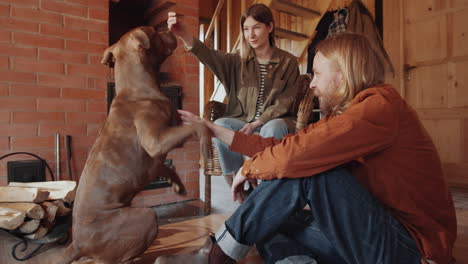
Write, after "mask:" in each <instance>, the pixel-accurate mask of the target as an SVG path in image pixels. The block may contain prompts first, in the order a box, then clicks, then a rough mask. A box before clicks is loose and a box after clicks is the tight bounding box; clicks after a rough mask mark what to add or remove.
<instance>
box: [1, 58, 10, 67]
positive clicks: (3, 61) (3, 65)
mask: <svg viewBox="0 0 468 264" xmlns="http://www.w3.org/2000/svg"><path fill="white" fill-rule="evenodd" d="M8 61H9V59H8V57H7V56H0V69H4V70H6V69H8V65H9V64H10V63H9V62H8Z"/></svg>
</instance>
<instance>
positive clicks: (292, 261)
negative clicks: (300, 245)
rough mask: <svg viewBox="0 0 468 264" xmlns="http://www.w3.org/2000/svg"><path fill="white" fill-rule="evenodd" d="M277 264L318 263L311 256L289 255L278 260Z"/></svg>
mask: <svg viewBox="0 0 468 264" xmlns="http://www.w3.org/2000/svg"><path fill="white" fill-rule="evenodd" d="M275 264H317V261H316V260H315V259H313V258H311V257H309V256H306V255H300V256H289V257H287V258H284V259H282V260H278V261H276V262H275Z"/></svg>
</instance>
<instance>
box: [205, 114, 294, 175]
mask: <svg viewBox="0 0 468 264" xmlns="http://www.w3.org/2000/svg"><path fill="white" fill-rule="evenodd" d="M214 123H215V124H217V125H220V126H222V127H224V128H228V129H231V130H234V131H239V130H240V129H241V128H243V127H244V126H245V125H246V124H247V123H246V122H244V121H242V120H239V119H237V118H219V119H216V120H215V122H214ZM255 132H259V134H260V136H261V137H264V138H268V137H275V138H276V139H280V138H283V137H284V136H286V135H287V134H288V124H287V123H286V122H285V121H284V120H283V119H281V118H278V119H272V120H270V121H268V122H266V123H265V124H264V125H263V126H261V127H259V128H257V129H256V130H255ZM213 142H214V143H215V146H216V149H217V150H218V153H219V163H220V165H221V170H222V171H223V175H227V174H235V173H237V171H238V170H239V169H240V168H241V167H242V164H243V163H244V160H243V158H242V154H240V153H238V152H234V151H230V150H229V147H228V146H227V145H226V144H224V143H223V142H221V141H220V140H218V139H216V138H214V139H213Z"/></svg>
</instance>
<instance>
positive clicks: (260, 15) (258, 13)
mask: <svg viewBox="0 0 468 264" xmlns="http://www.w3.org/2000/svg"><path fill="white" fill-rule="evenodd" d="M250 16H251V17H252V18H253V19H255V20H256V21H258V22H261V23H263V24H265V25H266V26H269V25H270V24H272V26H273V30H272V31H271V32H270V34H269V35H268V40H269V42H270V46H272V47H274V46H275V21H274V19H273V13H272V12H271V9H270V8H269V7H268V6H266V5H265V4H254V5H251V6H250V7H249V8H248V9H247V10H246V11H245V13H244V14H243V15H242V17H241V20H240V26H241V32H242V40H241V47H240V54H241V58H242V59H243V61H244V62H245V61H246V60H247V58H248V56H249V53H250V49H251V47H250V45H249V43H247V41H246V40H245V36H244V22H245V20H246V19H247V18H248V17H250Z"/></svg>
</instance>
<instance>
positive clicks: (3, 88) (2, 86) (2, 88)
mask: <svg viewBox="0 0 468 264" xmlns="http://www.w3.org/2000/svg"><path fill="white" fill-rule="evenodd" d="M0 96H8V84H6V83H0Z"/></svg>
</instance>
